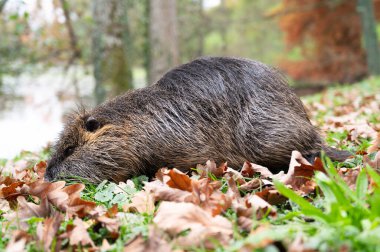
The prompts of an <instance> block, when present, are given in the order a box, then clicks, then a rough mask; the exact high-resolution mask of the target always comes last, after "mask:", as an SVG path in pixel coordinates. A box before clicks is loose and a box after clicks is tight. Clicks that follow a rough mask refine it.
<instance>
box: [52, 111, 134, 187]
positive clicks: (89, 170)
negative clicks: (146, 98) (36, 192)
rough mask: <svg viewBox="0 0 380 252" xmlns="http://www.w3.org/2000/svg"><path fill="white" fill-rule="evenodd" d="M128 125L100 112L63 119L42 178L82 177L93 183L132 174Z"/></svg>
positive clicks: (115, 179) (131, 152)
mask: <svg viewBox="0 0 380 252" xmlns="http://www.w3.org/2000/svg"><path fill="white" fill-rule="evenodd" d="M129 133H130V131H128V126H127V125H126V124H124V123H120V124H115V123H112V122H111V120H107V118H104V117H102V116H101V113H100V114H99V113H81V114H76V115H74V116H71V117H70V119H68V120H67V122H66V125H65V126H64V130H63V132H62V133H61V135H60V137H59V139H58V141H57V142H56V144H55V147H54V150H53V154H52V157H51V159H50V160H49V161H48V167H47V170H46V174H45V179H47V180H49V181H51V180H57V179H66V178H70V177H82V178H86V179H88V180H90V181H93V182H100V181H102V180H104V179H108V180H113V181H122V180H125V179H127V178H129V177H131V176H134V175H135V174H136V172H137V171H136V169H138V168H137V167H136V166H137V163H136V162H137V161H136V152H135V151H134V148H133V145H131V143H130V141H128V139H129V138H130V134H129Z"/></svg>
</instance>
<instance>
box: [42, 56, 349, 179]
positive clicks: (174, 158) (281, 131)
mask: <svg viewBox="0 0 380 252" xmlns="http://www.w3.org/2000/svg"><path fill="white" fill-rule="evenodd" d="M322 148H324V149H326V148H327V147H324V144H323V141H322V140H321V137H320V136H319V133H318V131H317V130H316V129H315V128H314V127H313V126H312V125H311V123H310V121H309V119H308V117H307V114H306V112H305V109H304V107H303V105H302V102H301V101H300V99H299V98H298V97H297V96H296V95H295V94H294V92H293V91H292V90H291V89H290V88H289V86H288V85H287V82H286V80H285V79H284V77H283V76H282V75H281V74H280V73H278V72H277V71H276V70H275V69H272V68H270V67H268V66H266V65H264V64H262V63H259V62H256V61H251V60H246V59H235V58H220V57H219V58H212V57H211V58H201V59H197V60H195V61H193V62H190V63H188V64H185V65H182V66H179V67H177V68H175V69H173V70H171V71H169V72H168V73H167V74H165V76H163V77H162V78H161V79H160V80H159V81H158V82H157V83H156V84H155V85H152V86H150V87H147V88H143V89H138V90H134V91H130V92H127V93H126V94H124V95H121V96H118V97H116V98H114V99H112V100H110V101H108V102H106V103H104V104H102V105H100V106H98V107H96V108H94V109H93V110H91V111H88V112H85V111H82V112H81V113H79V114H77V115H75V116H74V117H72V118H71V119H69V120H68V122H67V123H66V125H65V128H64V131H63V132H62V134H61V136H60V139H59V140H58V142H57V143H56V145H55V151H54V153H53V155H52V158H51V160H50V161H49V165H48V169H47V173H46V178H47V179H49V180H53V179H57V178H62V177H63V178H65V177H67V176H70V175H76V176H81V177H85V178H88V179H90V180H92V181H95V182H98V181H102V180H104V179H109V180H114V181H122V180H125V179H127V178H130V177H132V176H136V175H141V174H146V175H149V176H151V175H153V174H154V173H155V172H156V171H157V169H158V168H160V167H163V166H168V167H177V168H179V169H182V170H184V171H186V170H188V169H189V168H191V167H194V166H195V165H196V164H197V163H204V162H205V161H207V160H208V159H214V160H215V161H217V162H224V161H227V162H228V164H229V166H230V167H233V168H235V169H238V168H240V167H241V165H242V164H243V163H244V161H246V160H249V161H251V162H255V163H258V164H261V165H264V166H267V167H268V168H270V169H271V170H272V171H274V172H276V171H280V170H285V169H287V167H288V164H289V159H290V155H291V152H292V151H293V150H299V151H300V152H301V153H302V154H303V155H304V156H306V157H309V158H312V157H313V156H316V155H319V153H320V150H321V149H322ZM328 150H329V151H331V152H330V154H333V153H338V154H339V153H340V154H342V153H341V152H339V151H337V150H331V149H330V148H329V149H328ZM337 156H339V155H337ZM340 156H341V155H340ZM343 156H347V153H343Z"/></svg>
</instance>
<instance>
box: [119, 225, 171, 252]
mask: <svg viewBox="0 0 380 252" xmlns="http://www.w3.org/2000/svg"><path fill="white" fill-rule="evenodd" d="M127 251H130V252H156V251H160V252H161V251H162V252H170V251H172V249H171V246H170V245H169V244H168V242H167V241H166V240H165V239H164V238H163V234H162V232H160V230H158V229H157V228H152V227H151V228H150V229H149V237H148V239H144V238H143V236H142V235H138V236H136V237H135V238H134V239H132V240H131V241H130V242H128V244H126V246H125V247H124V252H127Z"/></svg>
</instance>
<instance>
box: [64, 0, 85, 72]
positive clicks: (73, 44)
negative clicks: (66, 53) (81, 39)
mask: <svg viewBox="0 0 380 252" xmlns="http://www.w3.org/2000/svg"><path fill="white" fill-rule="evenodd" d="M60 3H61V5H62V9H63V14H64V15H65V19H66V21H65V24H66V27H67V31H68V33H69V38H70V47H71V50H72V52H73V54H72V56H71V58H70V60H69V62H68V66H70V65H71V64H72V63H73V62H74V61H75V59H77V58H79V57H80V56H81V51H80V49H79V47H78V38H77V36H76V35H75V32H74V29H73V26H72V23H71V18H70V12H69V8H68V4H67V2H66V0H60Z"/></svg>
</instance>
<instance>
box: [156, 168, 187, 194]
mask: <svg viewBox="0 0 380 252" xmlns="http://www.w3.org/2000/svg"><path fill="white" fill-rule="evenodd" d="M163 175H164V176H163V182H164V183H166V184H167V185H168V186H170V187H172V188H176V189H180V190H183V191H188V192H191V190H192V188H191V179H190V178H189V176H187V175H186V174H184V173H183V172H181V171H180V170H177V169H175V168H174V169H170V170H166V171H163Z"/></svg>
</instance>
